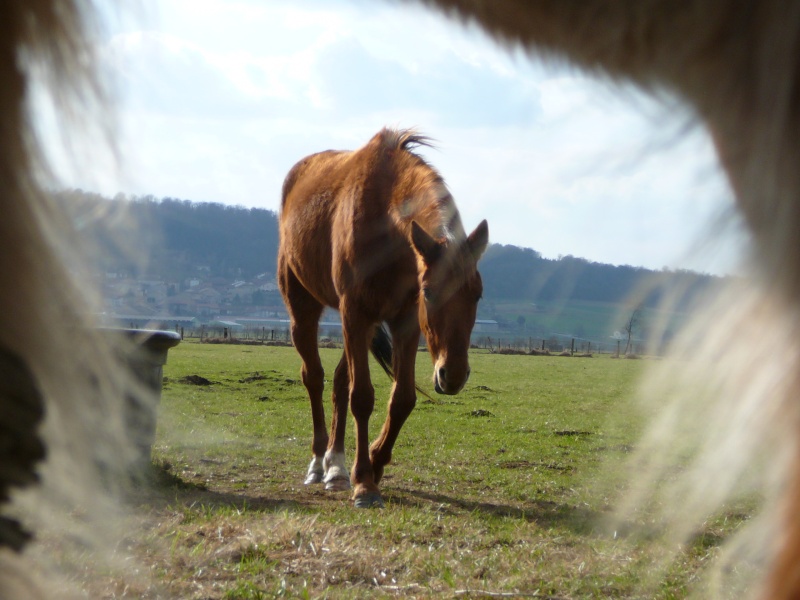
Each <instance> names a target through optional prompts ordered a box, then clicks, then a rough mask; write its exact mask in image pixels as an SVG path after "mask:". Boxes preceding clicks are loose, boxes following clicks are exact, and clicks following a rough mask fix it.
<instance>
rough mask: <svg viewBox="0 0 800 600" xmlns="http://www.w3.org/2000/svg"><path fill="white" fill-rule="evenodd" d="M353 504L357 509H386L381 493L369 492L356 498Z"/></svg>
mask: <svg viewBox="0 0 800 600" xmlns="http://www.w3.org/2000/svg"><path fill="white" fill-rule="evenodd" d="M353 504H354V505H355V507H356V508H384V507H385V506H386V505H385V504H384V503H383V498H381V495H380V492H367V493H366V494H362V495H361V496H356V498H355V500H354V501H353Z"/></svg>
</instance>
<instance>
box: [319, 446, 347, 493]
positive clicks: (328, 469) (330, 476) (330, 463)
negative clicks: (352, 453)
mask: <svg viewBox="0 0 800 600" xmlns="http://www.w3.org/2000/svg"><path fill="white" fill-rule="evenodd" d="M323 464H324V466H325V478H324V479H323V481H324V482H325V489H326V490H332V491H342V490H349V489H350V473H349V472H348V471H347V467H346V466H345V462H344V453H343V452H326V453H325V460H324V462H323Z"/></svg>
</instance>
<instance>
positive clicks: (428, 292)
mask: <svg viewBox="0 0 800 600" xmlns="http://www.w3.org/2000/svg"><path fill="white" fill-rule="evenodd" d="M422 297H423V298H425V302H433V299H434V295H433V290H432V289H431V288H429V287H424V288H422Z"/></svg>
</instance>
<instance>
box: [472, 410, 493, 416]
mask: <svg viewBox="0 0 800 600" xmlns="http://www.w3.org/2000/svg"><path fill="white" fill-rule="evenodd" d="M469 416H470V417H493V416H494V413H493V412H490V411H488V410H484V409H482V408H476V409H475V410H473V411H470V413H469Z"/></svg>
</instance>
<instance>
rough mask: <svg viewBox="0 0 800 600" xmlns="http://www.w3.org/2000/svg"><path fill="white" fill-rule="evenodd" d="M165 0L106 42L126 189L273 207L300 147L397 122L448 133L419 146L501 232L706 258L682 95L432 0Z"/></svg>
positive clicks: (703, 184) (557, 250)
mask: <svg viewBox="0 0 800 600" xmlns="http://www.w3.org/2000/svg"><path fill="white" fill-rule="evenodd" d="M155 6H157V8H158V9H159V11H160V13H159V16H158V20H157V21H155V22H154V23H152V24H151V25H148V26H147V27H139V28H138V29H137V28H134V27H131V26H127V27H120V28H119V29H118V30H117V31H116V32H115V35H114V36H113V37H111V38H110V39H109V41H108V46H107V49H106V55H107V59H108V63H109V65H110V66H111V68H112V69H113V70H114V71H115V72H116V73H117V74H118V76H119V77H120V79H121V80H122V82H123V93H124V98H125V100H124V102H123V103H122V116H123V124H124V128H123V136H122V141H121V142H120V145H121V147H122V150H123V153H124V156H125V158H126V163H127V164H129V165H130V168H129V174H130V176H129V178H128V180H127V181H125V182H123V183H121V184H118V185H120V186H122V187H123V188H124V191H126V192H133V193H140V194H153V195H155V196H157V197H160V196H173V197H180V198H188V199H191V200H198V201H199V200H210V201H219V202H224V203H230V204H243V205H246V206H262V207H266V208H270V209H277V207H278V202H279V193H280V187H281V182H282V179H283V176H284V174H285V173H286V172H287V171H288V169H289V168H290V167H291V165H292V164H293V163H294V162H296V161H297V160H298V159H299V158H301V157H302V156H304V155H306V154H309V153H311V152H316V151H319V150H323V149H326V148H331V147H333V148H354V147H357V146H360V145H361V144H363V143H365V142H366V141H367V139H369V137H370V136H371V135H372V134H373V133H374V132H375V131H377V130H378V129H379V128H380V127H382V126H384V125H400V126H419V127H420V128H421V129H422V130H423V132H425V133H427V134H429V135H431V136H432V137H434V138H436V139H437V140H438V141H439V149H438V150H429V151H426V156H427V157H428V158H429V160H430V161H431V162H432V164H434V165H435V166H436V167H437V168H438V169H439V170H440V171H441V172H442V174H443V175H444V177H445V179H446V180H447V181H448V182H449V184H450V187H451V188H452V191H453V193H454V195H455V197H456V200H457V202H458V203H459V206H460V208H461V210H462V213H463V216H464V221H465V225H466V226H467V227H473V226H474V225H475V224H476V223H477V222H478V221H479V220H480V219H481V218H484V217H488V218H489V222H490V230H491V233H492V240H493V241H495V242H498V243H512V244H516V245H520V246H528V247H533V248H534V249H536V250H538V251H540V252H541V253H542V254H544V255H545V256H557V255H559V254H564V255H565V254H573V255H576V256H582V257H585V258H588V259H590V260H597V261H602V262H613V263H631V264H636V265H646V266H649V267H653V268H660V267H661V266H663V265H670V266H685V265H689V264H691V266H695V267H697V266H699V267H701V268H702V263H699V264H698V263H696V262H692V261H695V258H694V257H689V258H686V257H685V255H686V254H687V253H688V252H690V251H691V249H692V241H693V240H694V239H697V238H698V237H699V236H700V233H699V232H700V231H702V227H703V226H704V225H705V222H706V221H707V220H708V219H709V218H710V216H713V215H714V214H715V212H718V211H722V210H724V209H725V208H726V207H727V206H729V203H728V201H727V197H728V196H729V194H727V191H726V189H725V187H724V185H723V184H722V183H721V178H720V177H719V175H718V173H717V169H716V166H715V163H714V160H713V154H712V152H711V147H710V144H709V143H708V141H707V140H706V139H705V138H704V136H703V135H701V134H698V133H692V134H691V135H686V134H685V130H686V124H687V122H688V120H689V117H688V116H687V115H685V114H683V113H681V112H680V111H677V110H675V107H674V106H670V105H669V104H668V103H667V104H664V103H661V104H659V103H655V102H652V101H650V100H647V99H645V98H644V97H643V96H641V95H640V94H637V93H636V92H634V91H632V90H622V91H621V92H620V91H619V90H617V89H616V88H612V87H611V86H610V84H606V83H602V82H592V81H590V80H588V79H586V78H584V77H582V76H579V75H577V74H576V73H574V72H573V71H568V70H565V69H561V70H550V71H548V70H545V69H543V68H541V67H540V66H538V65H533V64H531V63H530V62H528V61H526V60H522V59H521V57H520V56H519V54H517V55H513V56H512V55H509V54H508V53H506V52H505V51H502V50H500V49H498V48H497V47H496V46H494V45H493V44H492V43H490V42H488V41H487V39H486V38H485V36H483V34H480V33H477V32H475V31H474V30H470V29H464V28H462V27H460V26H458V25H455V24H452V23H449V22H447V21H445V20H443V19H442V18H440V17H439V16H437V15H434V14H432V13H429V12H427V11H423V10H421V9H418V8H414V9H411V10H408V9H407V8H404V9H400V7H398V6H396V5H393V4H389V3H375V2H358V1H346V0H336V1H326V2H323V1H322V0H319V1H316V2H304V3H303V4H302V8H301V7H299V6H298V4H297V3H292V2H288V1H278V0H275V1H270V2H256V1H250V2H248V1H244V0H240V1H235V2H230V1H226V2H223V1H221V0H201V1H198V0H162V1H159V2H158V4H157V5H155ZM631 107H633V109H631ZM103 191H105V192H107V193H111V194H113V193H115V192H116V191H117V190H115V189H106V190H103ZM729 254H730V253H729ZM726 268H727V267H726Z"/></svg>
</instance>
